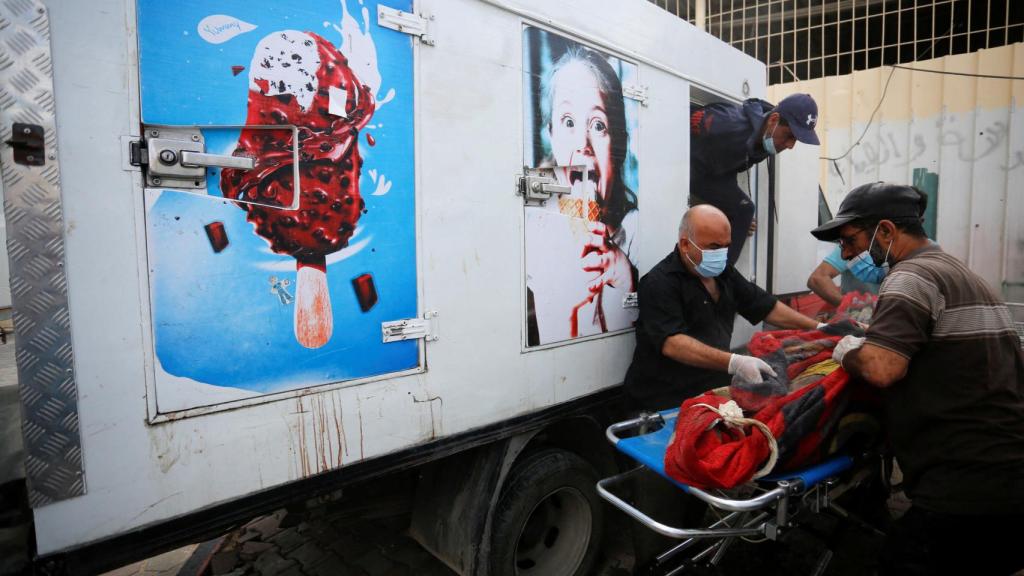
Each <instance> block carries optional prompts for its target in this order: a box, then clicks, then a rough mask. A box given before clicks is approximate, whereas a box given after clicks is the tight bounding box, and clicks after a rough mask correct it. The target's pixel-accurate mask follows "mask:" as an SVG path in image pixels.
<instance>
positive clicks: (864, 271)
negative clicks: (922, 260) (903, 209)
mask: <svg viewBox="0 0 1024 576" xmlns="http://www.w3.org/2000/svg"><path fill="white" fill-rule="evenodd" d="M877 232H878V226H875V231H874V232H872V233H871V242H870V243H869V244H868V249H867V250H865V251H863V252H861V253H860V254H857V255H856V256H854V257H853V258H851V259H850V264H849V265H848V266H847V267H848V268H849V269H850V273H851V274H853V275H854V276H856V277H857V279H858V280H860V281H861V282H867V283H869V284H881V283H882V280H884V279H885V275H886V274H887V273H888V272H889V262H888V260H889V250H886V251H885V256H882V258H881V260H882V264H881V265H879V264H876V263H875V262H876V258H875V257H874V256H872V255H871V251H872V250H871V249H872V248H873V247H874V245H875V233H877ZM889 249H892V244H889Z"/></svg>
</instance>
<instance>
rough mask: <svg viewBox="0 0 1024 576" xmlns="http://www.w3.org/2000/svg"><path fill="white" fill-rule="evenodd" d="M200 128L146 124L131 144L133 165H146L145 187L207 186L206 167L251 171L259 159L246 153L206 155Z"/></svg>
mask: <svg viewBox="0 0 1024 576" xmlns="http://www.w3.org/2000/svg"><path fill="white" fill-rule="evenodd" d="M205 148H206V142H205V141H204V139H203V133H202V131H200V130H199V128H194V127H177V126H176V127H168V126H147V127H145V133H144V134H143V139H142V140H136V141H133V142H131V143H130V150H129V158H130V162H131V164H132V165H133V166H142V167H144V168H145V170H144V172H145V174H146V186H159V187H162V188H185V189H197V188H205V187H206V168H209V167H219V168H234V169H236V170H252V169H253V167H254V166H255V165H256V161H255V160H253V159H252V158H247V157H244V156H228V155H224V154H207V153H206V152H205Z"/></svg>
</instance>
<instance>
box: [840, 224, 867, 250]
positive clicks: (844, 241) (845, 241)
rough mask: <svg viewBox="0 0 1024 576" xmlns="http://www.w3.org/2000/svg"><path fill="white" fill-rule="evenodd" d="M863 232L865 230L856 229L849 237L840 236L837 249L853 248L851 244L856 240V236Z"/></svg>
mask: <svg viewBox="0 0 1024 576" xmlns="http://www.w3.org/2000/svg"><path fill="white" fill-rule="evenodd" d="M864 230H866V228H858V229H857V230H856V231H855V232H854V233H853V234H850V235H849V236H840V237H839V240H838V242H839V247H840V248H845V247H848V246H853V242H854V241H855V240H856V239H857V235H858V234H860V233H861V232H863V231H864Z"/></svg>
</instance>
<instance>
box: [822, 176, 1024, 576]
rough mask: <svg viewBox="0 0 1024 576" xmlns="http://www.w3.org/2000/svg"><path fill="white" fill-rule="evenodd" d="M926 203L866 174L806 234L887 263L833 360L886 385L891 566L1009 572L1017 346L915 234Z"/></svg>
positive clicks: (1020, 360)
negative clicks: (862, 316)
mask: <svg viewBox="0 0 1024 576" xmlns="http://www.w3.org/2000/svg"><path fill="white" fill-rule="evenodd" d="M926 204H927V196H925V195H924V194H923V193H922V192H920V191H919V190H917V189H916V188H913V187H911V186H902V185H897V184H888V183H884V182H877V183H874V184H867V185H864V186H860V187H858V188H855V189H854V190H852V191H851V192H850V193H849V194H848V195H847V196H846V199H845V200H843V203H842V205H841V206H840V207H839V213H838V214H837V215H836V217H835V218H834V219H833V220H831V221H830V222H827V223H825V224H824V225H822V226H819V227H818V228H816V229H815V230H813V231H812V232H811V233H812V234H813V235H814V236H815V237H816V238H818V239H819V240H826V241H838V242H839V244H840V246H841V247H842V254H843V258H844V259H845V260H847V261H858V260H859V261H861V262H864V263H866V264H869V265H871V266H876V267H878V268H879V269H880V270H881V271H884V272H885V280H884V281H883V283H882V286H881V289H880V290H879V293H878V304H877V305H876V307H875V312H874V316H873V318H872V324H871V326H870V327H869V328H868V331H867V334H866V335H865V337H864V338H856V337H852V336H847V337H845V338H843V339H842V340H841V341H840V342H839V343H838V344H837V345H836V348H835V350H834V353H833V358H834V359H835V360H836V361H838V362H839V363H840V364H841V365H842V366H843V368H845V369H846V370H847V372H849V373H850V374H851V375H852V376H854V377H855V378H859V379H861V380H863V381H865V382H867V383H868V384H871V385H872V386H876V387H878V388H881V389H882V397H883V403H884V408H885V412H886V424H887V427H888V431H889V435H890V438H891V440H892V445H893V449H894V452H895V454H896V459H897V461H898V462H899V464H900V468H901V469H902V471H903V477H904V482H903V486H904V489H905V490H906V492H907V494H909V495H910V497H911V498H912V499H913V507H912V508H911V510H910V511H909V512H907V514H906V515H905V516H904V517H903V518H902V519H901V520H900V523H899V525H898V526H897V529H896V530H895V531H894V532H893V533H892V534H891V535H890V539H889V541H888V542H887V546H886V548H887V550H886V554H885V555H884V558H883V562H885V563H886V564H887V566H886V568H887V569H888V570H887V571H888V572H889V573H893V574H908V573H914V574H917V573H921V572H918V571H913V567H914V565H915V563H917V566H918V568H921V567H922V566H923V569H924V573H929V574H930V573H942V574H947V573H948V574H1010V573H1011V572H1013V571H1015V570H1018V569H1021V568H1024V546H1021V541H1020V534H1021V527H1022V526H1024V355H1022V352H1021V342H1020V340H1019V338H1018V336H1017V334H1016V331H1015V330H1014V327H1013V323H1012V321H1011V319H1010V313H1009V310H1008V309H1007V307H1006V305H1005V304H1004V303H1003V302H1002V301H1001V300H1000V299H999V298H998V297H997V296H996V295H995V294H994V293H993V291H992V289H991V288H990V287H989V286H988V285H987V284H986V283H985V281H984V280H982V279H981V277H979V276H978V275H977V274H975V273H973V272H971V271H970V270H969V269H968V268H967V267H966V266H964V264H963V263H961V262H960V261H959V260H957V259H956V258H954V257H952V256H950V255H948V254H946V253H945V252H943V251H942V249H941V248H939V246H938V245H937V244H935V243H933V242H931V241H929V240H928V238H927V237H926V236H925V234H924V230H923V228H922V226H921V223H922V216H923V214H924V209H925V206H926ZM914 551H923V554H921V557H919V558H914V557H913V555H914Z"/></svg>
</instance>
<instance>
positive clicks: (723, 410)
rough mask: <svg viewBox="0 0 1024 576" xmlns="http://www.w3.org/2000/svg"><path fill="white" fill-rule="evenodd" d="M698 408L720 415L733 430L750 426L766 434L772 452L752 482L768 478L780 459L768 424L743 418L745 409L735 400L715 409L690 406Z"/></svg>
mask: <svg viewBox="0 0 1024 576" xmlns="http://www.w3.org/2000/svg"><path fill="white" fill-rule="evenodd" d="M697 407H701V408H707V409H708V410H711V411H712V412H714V413H715V414H718V416H719V417H720V418H721V421H722V422H724V423H725V424H726V425H727V426H731V427H733V428H742V427H743V426H745V425H748V424H749V425H751V426H754V427H755V428H757V429H758V430H760V431H761V433H762V434H764V437H765V438H766V439H767V440H768V449H769V450H770V451H771V454H770V455H769V456H768V463H767V464H765V465H764V466H762V467H761V469H760V470H758V471H757V472H756V473H754V476H753V478H752V480H757V479H758V478H760V477H762V476H766V475H767V474H768V473H769V472H771V471H772V468H774V467H775V463H776V461H778V459H779V444H778V442H776V441H775V436H773V435H772V431H771V429H769V428H768V425H767V424H765V423H764V422H761V421H760V420H757V419H755V418H745V417H744V416H743V409H742V408H740V405H739V404H737V403H736V401H735V400H729V401H728V402H726V403H724V404H722V405H721V406H719V407H718V408H715V407H714V406H712V405H710V404H704V403H701V404H694V405H693V406H690V408H697ZM717 424H718V422H717V421H716V422H715V423H714V424H712V426H715V425H717Z"/></svg>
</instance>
